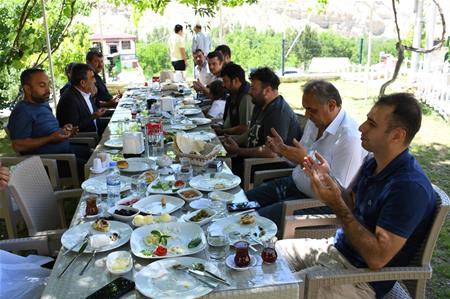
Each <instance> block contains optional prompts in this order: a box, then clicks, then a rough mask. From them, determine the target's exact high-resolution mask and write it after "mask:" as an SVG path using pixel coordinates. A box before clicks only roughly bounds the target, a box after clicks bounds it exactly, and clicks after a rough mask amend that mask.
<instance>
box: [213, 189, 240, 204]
mask: <svg viewBox="0 0 450 299" xmlns="http://www.w3.org/2000/svg"><path fill="white" fill-rule="evenodd" d="M208 197H209V198H210V199H212V200H220V201H224V202H227V203H228V202H232V201H233V200H234V194H231V193H228V192H224V191H213V192H210V193H209V194H208Z"/></svg>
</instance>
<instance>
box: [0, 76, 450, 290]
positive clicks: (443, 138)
mask: <svg viewBox="0 0 450 299" xmlns="http://www.w3.org/2000/svg"><path fill="white" fill-rule="evenodd" d="M334 83H335V85H336V87H337V88H338V89H339V91H340V93H341V96H342V99H343V107H344V108H345V109H346V111H347V112H349V113H350V114H351V115H352V116H353V117H354V118H355V119H356V120H357V121H359V122H362V121H363V120H365V118H366V114H367V113H368V112H369V110H370V108H371V107H372V105H373V101H374V99H375V97H376V95H377V93H378V90H377V88H376V87H375V86H371V88H370V89H369V98H370V99H369V100H364V96H365V85H364V84H362V83H355V82H346V81H336V82H334ZM301 85H302V83H283V84H281V86H280V93H281V94H282V95H283V96H284V97H285V99H286V100H287V101H288V102H289V104H290V105H291V106H292V107H293V108H294V109H296V110H301V109H302V108H301ZM423 111H424V117H423V120H422V128H421V130H420V131H419V133H418V134H417V135H416V137H415V139H414V142H413V144H412V146H411V150H412V152H413V153H414V154H415V155H416V157H417V159H418V160H419V162H420V163H421V165H422V167H423V168H424V170H425V172H426V173H427V174H428V176H429V177H430V179H431V181H432V182H433V183H434V184H436V185H438V186H440V187H441V188H442V189H443V190H444V191H445V192H446V193H447V194H450V181H449V180H448V177H447V175H449V174H450V124H449V123H446V122H445V121H444V120H443V119H442V118H441V117H440V116H439V115H437V114H436V113H435V112H433V111H432V110H430V108H428V107H423ZM10 154H12V151H11V146H10V143H9V141H8V139H6V138H5V133H4V132H3V131H0V155H10ZM2 224H3V223H0V239H3V238H4V234H5V227H4V225H2ZM432 266H433V271H434V272H433V277H432V279H431V280H430V281H429V282H428V284H427V298H450V220H449V218H448V217H447V221H446V223H445V225H444V227H443V229H442V231H441V234H440V236H439V240H438V243H437V246H436V249H435V251H434V255H433V261H432Z"/></svg>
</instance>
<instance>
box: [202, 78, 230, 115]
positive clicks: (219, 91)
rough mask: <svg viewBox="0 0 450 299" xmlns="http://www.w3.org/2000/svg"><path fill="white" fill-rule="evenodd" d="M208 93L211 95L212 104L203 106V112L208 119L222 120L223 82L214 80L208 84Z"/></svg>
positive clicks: (224, 95)
mask: <svg viewBox="0 0 450 299" xmlns="http://www.w3.org/2000/svg"><path fill="white" fill-rule="evenodd" d="M209 92H210V94H211V99H212V103H211V105H210V106H205V107H204V108H202V109H204V110H203V112H204V113H205V115H206V116H207V117H209V118H212V119H215V120H222V119H223V112H224V110H225V104H226V90H225V87H224V86H223V82H222V81H220V80H216V81H214V82H211V84H209Z"/></svg>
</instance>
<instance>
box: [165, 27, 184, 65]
mask: <svg viewBox="0 0 450 299" xmlns="http://www.w3.org/2000/svg"><path fill="white" fill-rule="evenodd" d="M181 48H186V46H185V45H184V38H183V37H182V36H181V35H179V34H176V33H174V34H172V35H171V36H170V37H169V52H170V60H171V61H178V60H183V56H181V51H180V49H181Z"/></svg>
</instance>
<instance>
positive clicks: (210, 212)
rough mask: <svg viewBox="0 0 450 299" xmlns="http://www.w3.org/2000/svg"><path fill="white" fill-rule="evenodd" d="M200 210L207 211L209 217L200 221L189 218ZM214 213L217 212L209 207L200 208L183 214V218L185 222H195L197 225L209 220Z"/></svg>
mask: <svg viewBox="0 0 450 299" xmlns="http://www.w3.org/2000/svg"><path fill="white" fill-rule="evenodd" d="M202 210H205V211H206V212H207V213H208V215H209V217H206V218H203V219H202V220H200V221H193V220H190V219H191V218H192V217H194V216H195V215H197V214H198V213H200V211H202ZM216 214H217V212H216V211H214V210H211V209H200V210H197V211H194V212H191V213H189V214H186V215H184V216H183V219H184V221H186V222H192V223H197V224H198V225H203V224H206V223H208V222H210V221H211V219H213V218H214V216H215V215H216Z"/></svg>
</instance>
